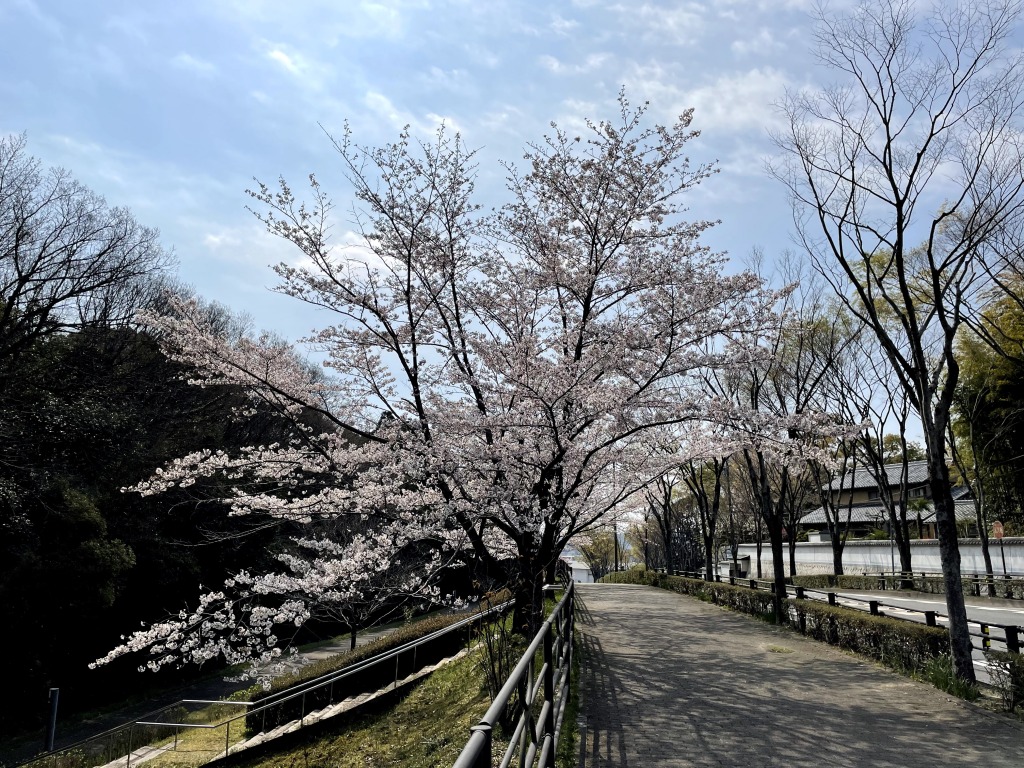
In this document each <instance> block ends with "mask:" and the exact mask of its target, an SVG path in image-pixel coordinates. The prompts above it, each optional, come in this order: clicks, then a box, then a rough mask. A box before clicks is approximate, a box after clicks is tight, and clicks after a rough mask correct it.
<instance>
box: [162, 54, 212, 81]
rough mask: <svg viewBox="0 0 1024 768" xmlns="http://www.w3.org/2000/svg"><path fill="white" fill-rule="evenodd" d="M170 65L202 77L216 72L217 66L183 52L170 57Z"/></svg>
mask: <svg viewBox="0 0 1024 768" xmlns="http://www.w3.org/2000/svg"><path fill="white" fill-rule="evenodd" d="M171 66H172V67H176V68H177V69H183V70H185V71H188V72H191V73H193V74H196V75H201V76H203V77H209V76H211V75H214V74H216V73H217V67H216V65H215V64H213V63H212V62H209V61H207V60H206V59H201V58H199V57H198V56H193V55H192V54H190V53H184V52H182V53H179V54H178V55H177V56H175V57H174V58H173V59H171Z"/></svg>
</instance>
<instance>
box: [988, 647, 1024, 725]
mask: <svg viewBox="0 0 1024 768" xmlns="http://www.w3.org/2000/svg"><path fill="white" fill-rule="evenodd" d="M985 658H986V659H988V664H989V667H988V671H989V676H990V677H991V679H992V687H993V688H995V689H996V690H997V691H999V697H1000V698H1001V699H1002V700H1003V706H1004V707H1005V708H1006V711H1007V712H1013V711H1014V710H1015V709H1016V708H1017V707H1018V706H1020V705H1021V704H1024V656H1021V655H1020V654H1019V653H1006V652H1005V651H985Z"/></svg>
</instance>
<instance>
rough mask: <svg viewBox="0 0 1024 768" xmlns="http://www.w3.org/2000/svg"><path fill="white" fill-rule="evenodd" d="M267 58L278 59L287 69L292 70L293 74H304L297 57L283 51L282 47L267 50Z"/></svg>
mask: <svg viewBox="0 0 1024 768" xmlns="http://www.w3.org/2000/svg"><path fill="white" fill-rule="evenodd" d="M267 58H269V59H270V60H271V61H276V62H277V63H278V64H280V65H281V66H282V67H284V68H285V69H286V70H288V71H289V72H291V73H292V74H293V75H300V74H302V67H301V66H300V65H299V64H298V62H297V61H296V59H295V58H292V56H289V55H288V54H287V53H285V52H284V51H282V50H281V49H280V48H272V49H271V50H269V51H267Z"/></svg>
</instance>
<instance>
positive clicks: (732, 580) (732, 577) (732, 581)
mask: <svg viewBox="0 0 1024 768" xmlns="http://www.w3.org/2000/svg"><path fill="white" fill-rule="evenodd" d="M729 583H730V584H732V585H733V586H734V587H735V586H736V576H735V575H734V574H733V572H732V571H729Z"/></svg>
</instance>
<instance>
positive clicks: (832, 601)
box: [828, 592, 836, 605]
mask: <svg viewBox="0 0 1024 768" xmlns="http://www.w3.org/2000/svg"><path fill="white" fill-rule="evenodd" d="M828 604H829V605H835V604H836V593H835V592H829V593H828Z"/></svg>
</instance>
